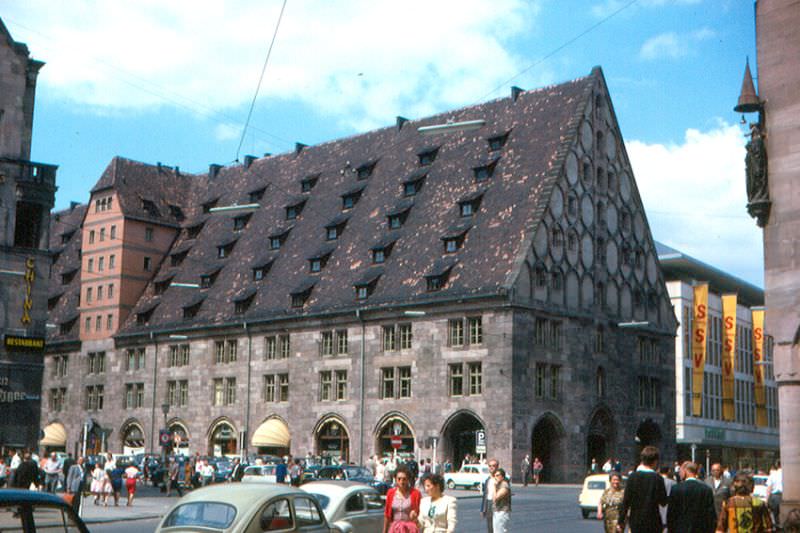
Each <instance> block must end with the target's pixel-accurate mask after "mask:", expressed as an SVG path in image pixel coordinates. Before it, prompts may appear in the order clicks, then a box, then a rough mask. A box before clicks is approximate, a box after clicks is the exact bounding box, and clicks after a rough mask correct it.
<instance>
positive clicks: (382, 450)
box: [375, 415, 415, 459]
mask: <svg viewBox="0 0 800 533" xmlns="http://www.w3.org/2000/svg"><path fill="white" fill-rule="evenodd" d="M393 437H396V438H399V439H400V447H399V448H398V449H397V454H398V455H399V456H401V457H403V458H405V459H411V458H414V441H415V438H414V430H413V429H411V424H409V422H408V420H407V419H406V418H405V417H402V416H400V415H392V416H388V417H386V418H384V420H383V421H382V422H381V423H380V424H379V426H378V431H377V439H376V443H375V450H376V451H377V453H378V456H379V457H384V456H390V455H393V454H394V452H395V449H394V448H393V447H392V438H393Z"/></svg>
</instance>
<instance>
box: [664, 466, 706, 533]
mask: <svg viewBox="0 0 800 533" xmlns="http://www.w3.org/2000/svg"><path fill="white" fill-rule="evenodd" d="M698 470H699V469H698V467H697V465H696V464H695V463H693V462H691V461H686V462H685V463H683V464H682V465H681V477H682V478H683V483H679V484H677V485H675V486H674V487H672V491H671V492H670V494H669V507H668V510H667V530H668V531H669V533H714V526H716V522H717V520H716V519H717V513H716V511H715V510H714V491H713V490H711V487H709V486H708V485H707V484H706V483H704V482H702V481H700V480H699V479H697V471H698Z"/></svg>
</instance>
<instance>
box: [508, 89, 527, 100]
mask: <svg viewBox="0 0 800 533" xmlns="http://www.w3.org/2000/svg"><path fill="white" fill-rule="evenodd" d="M524 92H525V89H522V88H520V87H517V86H516V85H514V86H512V87H511V99H512V100H514V101H515V102H516V101H517V98H519V95H521V94H522V93H524Z"/></svg>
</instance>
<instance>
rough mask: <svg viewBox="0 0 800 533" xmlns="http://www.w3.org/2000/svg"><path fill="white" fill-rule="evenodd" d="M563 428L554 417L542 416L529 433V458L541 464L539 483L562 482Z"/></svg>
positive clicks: (550, 415)
mask: <svg viewBox="0 0 800 533" xmlns="http://www.w3.org/2000/svg"><path fill="white" fill-rule="evenodd" d="M564 446H565V443H564V427H563V426H562V425H561V422H560V421H559V420H558V418H556V417H555V415H552V414H549V413H548V414H546V415H544V416H542V417H541V418H540V419H539V421H538V422H537V423H536V425H535V426H534V427H533V432H532V433H531V458H532V460H534V459H535V458H536V457H538V458H539V460H540V461H541V462H542V464H543V466H544V467H543V469H542V474H541V481H542V482H543V483H555V482H560V481H563V480H564Z"/></svg>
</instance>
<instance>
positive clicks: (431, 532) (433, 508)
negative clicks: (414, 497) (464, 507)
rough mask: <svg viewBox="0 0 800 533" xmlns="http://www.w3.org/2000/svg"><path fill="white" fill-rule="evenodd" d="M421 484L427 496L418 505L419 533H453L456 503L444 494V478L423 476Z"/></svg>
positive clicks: (437, 475)
mask: <svg viewBox="0 0 800 533" xmlns="http://www.w3.org/2000/svg"><path fill="white" fill-rule="evenodd" d="M422 484H423V486H424V488H425V493H426V494H427V496H425V497H424V498H422V501H420V504H419V522H420V525H421V530H422V531H421V533H454V532H455V530H456V523H457V514H458V502H457V501H456V499H455V498H453V497H452V496H448V495H446V494H444V478H443V477H442V476H440V475H439V474H425V477H424V478H423V482H422Z"/></svg>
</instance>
